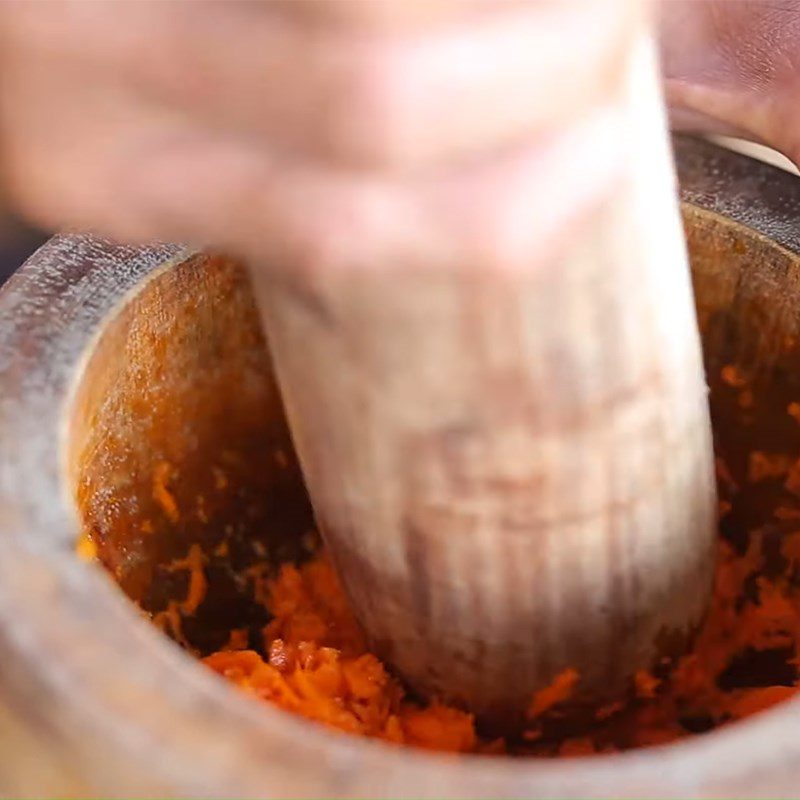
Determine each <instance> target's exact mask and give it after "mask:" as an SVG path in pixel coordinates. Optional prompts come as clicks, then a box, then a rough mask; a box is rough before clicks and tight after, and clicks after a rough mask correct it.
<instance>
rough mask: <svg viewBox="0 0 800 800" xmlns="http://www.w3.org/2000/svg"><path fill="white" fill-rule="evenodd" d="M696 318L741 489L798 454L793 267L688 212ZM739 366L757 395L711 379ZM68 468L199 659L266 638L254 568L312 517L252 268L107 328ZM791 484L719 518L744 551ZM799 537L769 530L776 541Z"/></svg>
mask: <svg viewBox="0 0 800 800" xmlns="http://www.w3.org/2000/svg"><path fill="white" fill-rule="evenodd" d="M684 221H685V226H686V232H687V239H688V243H689V249H690V255H691V262H692V270H693V278H694V285H695V294H696V304H697V313H698V321H699V325H700V330H701V334H702V338H703V347H704V357H705V363H706V369H707V374H708V379H709V385H710V388H711V393H710V402H711V410H712V419H713V425H714V436H715V448H716V451H717V454H718V455H719V456H720V457H721V458H723V459H724V461H725V463H726V465H727V466H728V468H729V470H730V472H731V473H732V475H733V477H734V479H736V480H739V481H740V482H742V483H744V481H745V476H746V473H747V469H748V459H749V454H750V453H751V452H752V451H754V450H761V451H765V452H769V453H787V454H791V455H793V456H794V457H796V456H797V455H798V454H800V425H798V423H797V422H796V421H795V420H794V419H793V418H792V417H791V416H789V415H787V414H786V408H787V406H788V404H789V403H790V402H791V401H794V400H797V399H800V348H798V324H799V323H800V313H798V308H800V305H798V302H797V301H798V293H799V292H800V290H798V278H797V264H796V257H795V256H794V255H793V254H792V253H790V252H789V251H787V250H784V249H783V248H781V247H780V246H778V245H776V244H775V243H774V242H772V241H770V240H768V239H766V238H765V237H763V236H760V235H759V234H757V233H755V232H753V231H752V230H750V229H748V228H746V227H743V226H741V225H739V224H737V223H734V222H731V221H730V220H728V219H726V218H723V217H720V216H718V215H715V214H713V213H711V212H708V211H703V210H700V209H698V208H696V207H693V206H688V205H685V206H684ZM730 366H735V367H736V369H737V371H738V374H740V375H742V376H744V377H745V378H746V380H747V385H748V387H749V388H750V389H751V390H752V394H753V397H754V402H753V404H752V405H751V406H750V407H748V408H743V407H742V404H741V402H740V397H739V394H740V393H739V392H738V391H737V389H736V387H732V386H730V385H729V383H726V382H725V381H723V380H722V379H721V370H722V368H723V367H730ZM66 459H67V464H68V475H69V479H70V482H71V485H72V489H73V494H74V497H75V501H76V504H77V507H78V510H79V513H80V517H81V520H82V522H83V525H84V528H85V530H86V531H88V532H89V533H90V536H91V539H92V541H93V543H94V546H95V548H96V550H97V555H98V558H99V560H100V562H101V563H102V564H103V565H104V566H105V567H106V569H107V570H108V571H109V572H110V573H111V575H112V576H113V577H114V579H115V580H116V582H117V583H118V584H119V586H120V588H121V589H122V590H123V591H124V592H125V593H126V594H127V595H128V597H130V598H131V600H132V601H134V602H135V603H136V604H137V605H138V606H140V607H141V608H142V609H144V610H145V611H146V612H148V613H149V614H151V615H155V616H156V617H157V618H158V619H159V620H160V621H161V623H162V625H163V627H164V628H165V631H166V632H167V633H168V634H170V635H171V636H172V637H173V638H175V639H177V640H178V641H179V643H180V644H181V645H182V646H184V647H187V648H190V649H192V650H193V651H195V652H197V653H198V654H205V653H208V652H211V651H213V650H215V649H217V648H219V647H221V646H223V645H224V644H225V642H226V641H227V638H228V633H229V630H230V629H231V627H240V628H246V629H247V636H248V639H249V643H250V646H252V647H257V646H258V644H259V643H260V636H261V629H262V628H263V626H264V624H265V623H266V621H267V616H266V612H265V610H264V607H263V606H262V605H261V604H259V603H256V602H255V601H254V599H253V592H252V585H251V583H250V581H249V577H248V575H249V572H248V570H250V568H251V567H253V566H254V565H255V564H257V563H259V562H262V561H263V560H264V559H265V558H266V560H267V561H268V562H269V563H270V564H273V565H276V566H277V565H278V564H279V563H281V562H282V561H285V560H301V559H303V558H304V557H306V555H307V554H308V552H309V549H310V548H311V547H313V544H314V537H313V533H312V532H313V529H314V524H313V517H312V513H311V509H310V505H309V502H308V498H307V495H306V492H305V488H304V486H303V481H302V477H301V474H300V471H299V468H298V465H297V461H296V458H295V455H294V452H293V449H292V446H291V441H290V437H289V434H288V431H287V429H286V424H285V420H284V417H283V412H282V409H281V403H280V397H279V393H278V390H277V387H276V384H275V380H274V377H273V374H272V370H271V365H270V359H269V354H268V350H267V347H266V344H265V341H264V339H263V336H262V334H261V331H260V325H259V321H258V316H257V312H256V309H255V306H254V303H253V298H252V295H251V291H250V286H249V282H248V279H247V276H246V273H245V272H244V270H243V269H242V268H241V266H239V265H238V264H236V263H235V262H234V261H232V260H230V259H227V258H224V257H220V256H207V255H197V256H194V257H192V258H190V259H188V260H187V261H184V262H182V263H179V264H176V265H173V266H170V267H169V268H167V269H165V270H163V271H160V272H157V273H155V274H153V275H152V276H151V277H150V278H149V279H148V280H146V281H145V282H143V283H142V284H141V286H140V287H139V289H138V291H136V292H135V293H134V294H133V295H132V296H130V297H129V298H127V300H126V301H125V302H124V303H123V304H122V305H121V306H120V308H119V309H118V310H117V312H116V313H115V314H114V315H112V316H111V317H110V318H109V319H107V320H106V321H105V324H104V325H103V327H102V330H100V331H99V332H98V335H97V337H96V339H95V343H94V345H93V347H92V348H91V351H90V352H89V353H88V355H87V358H86V361H85V364H84V367H83V371H82V373H81V376H80V380H79V383H78V385H77V390H76V392H75V394H74V400H73V403H72V406H71V408H70V413H69V432H68V437H67V446H66ZM784 492H785V489H784V487H783V485H782V483H781V482H779V481H773V482H770V481H766V482H764V484H763V485H759V487H758V488H757V490H755V491H752V492H749V493H748V495H747V498H746V499H745V500H743V501H742V502H739V503H738V504H737V505H736V507H735V508H734V510H733V513H732V514H731V515H730V517H729V519H728V520H727V521H726V523H725V525H724V526H723V533H724V535H725V536H727V537H728V538H729V539H730V541H732V542H734V543H736V542H739V544H741V543H742V542H743V541H744V538H746V535H747V532H748V531H749V530H751V529H752V528H753V527H757V526H758V525H762V524H764V523H765V522H766V519H765V518H766V516H768V513H769V511H770V509H772V508H773V507H774V506H775V505H776V503H777V502H780V499H781V494H782V493H784ZM797 527H798V524H797V523H796V522H795V523H790V522H787V523H786V525H785V526H784V527H783V528H781V527H780V526H777V527H776V528H775V531H774V535H775V536H777V537H779V536H781V535H783V534H784V533H789V532H791V531H793V530H794V529H795V528H797ZM193 546H197V547H198V548H199V549H200V550H201V551H202V554H203V558H204V561H205V564H206V566H205V575H206V578H207V580H208V590H207V592H206V594H205V598H204V600H203V602H202V603H201V604H200V605H199V607H198V608H197V610H196V612H193V613H191V614H186V615H184V614H181V613H180V610H178V614H179V617H180V620H179V624H177V625H176V624H175V623H174V617H173V618H172V619H171V618H170V617H168V616H165V615H164V612H166V611H168V610H169V609H170V607H171V606H172V607H175V604H179V603H180V601H181V600H182V599H184V598H186V597H187V595H188V592H189V578H190V573H189V571H188V570H185V569H176V568H175V563H176V561H177V562H180V561H181V559H184V558H185V557H186V555H187V553H189V552H190V550H191V548H192V547H193Z"/></svg>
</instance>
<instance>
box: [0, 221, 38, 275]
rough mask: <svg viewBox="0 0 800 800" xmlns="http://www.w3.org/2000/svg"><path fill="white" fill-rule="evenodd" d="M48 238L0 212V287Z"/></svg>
mask: <svg viewBox="0 0 800 800" xmlns="http://www.w3.org/2000/svg"><path fill="white" fill-rule="evenodd" d="M48 236H49V234H46V233H43V232H42V231H39V230H36V229H34V228H31V227H30V226H29V225H26V224H24V223H23V222H21V221H20V220H19V219H17V218H15V217H9V216H4V215H3V214H2V212H0V285H2V284H3V283H5V281H6V280H7V279H8V278H9V276H10V275H11V273H12V272H14V271H15V270H16V269H17V268H18V267H19V266H20V265H21V264H22V263H23V262H24V261H25V259H26V258H27V257H28V256H29V255H30V254H31V253H32V252H33V251H34V250H36V248H37V247H39V246H40V245H42V244H44V242H45V240H46V239H47V238H48Z"/></svg>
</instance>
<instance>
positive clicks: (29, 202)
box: [0, 0, 635, 268]
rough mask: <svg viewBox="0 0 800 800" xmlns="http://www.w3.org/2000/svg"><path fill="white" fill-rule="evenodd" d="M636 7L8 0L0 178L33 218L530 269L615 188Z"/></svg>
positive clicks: (578, 1) (258, 251)
mask: <svg viewBox="0 0 800 800" xmlns="http://www.w3.org/2000/svg"><path fill="white" fill-rule="evenodd" d="M633 8H634V6H632V5H631V3H629V2H625V0H607V1H606V2H597V0H570V1H569V2H557V3H541V2H532V3H528V2H505V3H492V2H469V3H467V2H447V1H446V0H440V1H439V2H433V0H431V1H430V2H422V3H414V2H395V3H392V2H378V1H376V2H367V3H360V2H346V1H345V0H342V1H341V2H336V3H325V2H308V3H294V2H289V3H283V2H275V3H248V2H244V3H239V2H192V3H187V2H167V1H164V2H158V3H141V2H136V1H133V2H129V1H128V0H120V2H115V3H93V2H81V0H72V1H70V0H64V1H63V2H48V1H47V0H41V1H40V2H36V3H30V2H27V0H7V1H6V2H3V3H0V171H1V172H2V175H3V177H4V183H5V186H6V188H7V191H8V193H9V194H10V196H11V198H12V200H13V201H14V202H15V203H16V204H17V206H18V207H19V208H20V209H22V210H23V211H24V212H25V213H26V214H27V215H28V216H29V217H31V218H33V219H34V220H36V221H38V222H39V223H40V224H44V225H45V226H51V227H63V226H68V227H73V228H74V227H77V228H84V229H85V228H89V229H94V230H96V231H99V232H101V233H104V234H107V235H112V236H115V237H120V238H127V239H139V240H142V239H152V238H159V239H170V240H186V241H190V242H192V243H194V244H198V245H210V246H214V247H224V248H228V249H230V250H232V251H234V252H237V253H241V254H242V255H244V256H247V257H249V258H250V259H252V260H256V261H261V262H265V263H266V262H268V263H273V264H274V263H280V264H287V265H290V266H299V267H302V266H309V267H311V266H313V267H314V268H325V267H328V266H335V265H337V264H343V263H346V264H348V265H353V264H358V263H363V264H364V265H365V266H367V267H374V266H379V265H381V264H385V263H389V262H392V263H397V261H398V259H401V260H402V259H406V260H411V261H413V260H415V259H417V260H419V259H421V258H428V259H431V258H432V259H433V260H434V261H435V260H436V258H438V257H439V256H440V257H441V258H442V259H447V260H452V261H455V262H458V261H459V259H470V260H471V261H473V262H475V261H476V259H477V260H483V261H485V262H486V263H487V264H489V266H495V265H499V266H503V265H505V264H513V263H515V262H522V261H525V262H526V263H529V262H530V258H531V253H532V252H536V253H540V252H543V251H544V249H545V245H546V243H547V241H548V237H549V238H550V239H552V238H553V237H554V236H559V235H565V234H566V233H568V232H569V230H570V227H569V225H568V221H569V219H570V218H571V216H572V215H575V214H580V213H582V210H583V209H584V207H585V206H586V205H587V204H588V203H591V202H593V200H595V199H596V198H598V197H601V196H602V195H603V193H604V192H606V191H607V190H608V187H609V185H610V184H611V183H612V182H613V180H614V175H615V170H616V169H617V167H618V165H619V163H620V161H621V150H622V146H621V136H620V133H621V131H622V130H624V126H625V119H624V117H623V116H622V115H621V113H620V112H619V98H618V84H619V76H620V74H621V70H623V69H624V63H623V55H624V53H625V43H626V41H627V40H628V39H629V38H630V36H631V35H632V30H631V27H632V18H634V19H635V14H632V13H630V10H631V9H633ZM567 41H568V42H569V46H565V42H567ZM423 254H424V255H423Z"/></svg>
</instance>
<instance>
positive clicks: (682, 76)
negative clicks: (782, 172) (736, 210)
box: [660, 0, 800, 164]
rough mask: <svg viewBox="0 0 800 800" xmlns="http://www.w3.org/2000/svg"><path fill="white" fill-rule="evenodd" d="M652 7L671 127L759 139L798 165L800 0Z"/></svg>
mask: <svg viewBox="0 0 800 800" xmlns="http://www.w3.org/2000/svg"><path fill="white" fill-rule="evenodd" d="M660 11H661V48H662V56H663V63H664V72H665V78H666V91H667V98H668V101H669V104H670V108H671V115H672V122H673V125H674V126H675V127H677V128H681V129H686V130H695V131H702V132H707V133H720V134H728V135H733V136H739V137H742V138H745V139H751V140H754V141H757V142H761V143H762V144H767V145H769V146H771V147H773V148H775V149H776V150H780V151H781V152H782V153H784V154H785V155H786V156H788V157H789V158H791V159H792V160H793V161H794V162H795V163H796V164H800V105H798V99H800V2H796V0H794V1H793V0H788V2H787V1H786V0H758V1H756V2H752V1H750V0H715V1H714V2H699V1H698V0H664V1H663V2H662V3H661V6H660Z"/></svg>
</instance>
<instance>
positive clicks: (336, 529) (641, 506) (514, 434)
mask: <svg viewBox="0 0 800 800" xmlns="http://www.w3.org/2000/svg"><path fill="white" fill-rule="evenodd" d="M627 46H628V47H629V48H630V60H629V66H628V68H627V69H626V70H622V71H621V73H623V74H624V84H625V85H624V87H623V89H622V90H621V91H623V92H624V96H625V98H626V99H625V101H624V102H625V103H626V107H627V112H626V113H627V114H628V124H627V125H626V126H625V127H624V130H623V129H621V132H620V135H623V136H626V137H628V141H627V142H626V148H627V150H626V159H627V162H626V164H625V167H624V170H623V173H622V174H621V177H620V180H619V181H618V182H617V184H616V187H615V189H614V190H613V191H612V193H611V195H610V196H607V197H605V198H604V199H603V200H602V202H599V203H596V204H595V205H594V206H593V207H592V208H591V209H589V210H588V211H586V210H585V211H584V212H583V213H581V214H580V215H576V221H575V222H574V223H572V227H571V230H570V235H569V236H568V237H565V240H564V241H562V242H561V244H560V245H559V249H558V252H557V253H556V254H555V255H554V256H553V257H552V258H551V257H548V260H547V263H546V264H532V267H531V269H530V270H516V271H515V270H508V271H492V272H489V271H487V270H483V269H481V268H472V266H471V265H469V264H463V265H457V266H456V267H453V265H446V266H443V267H442V268H441V269H432V268H429V269H415V268H414V267H413V266H412V265H409V264H405V265H403V264H398V267H397V268H396V269H393V268H389V267H386V268H383V269H376V270H364V269H352V270H346V269H338V270H330V271H323V270H320V271H319V272H317V273H315V274H313V275H300V274H298V275H297V276H295V277H293V278H287V276H285V275H284V276H281V277H280V278H279V277H277V276H276V275H274V274H270V273H269V272H260V273H258V274H257V280H256V284H257V293H258V297H259V303H260V305H261V309H262V313H263V317H264V321H265V325H266V329H267V334H268V338H269V341H270V345H271V350H272V353H273V356H274V360H275V365H276V369H277V374H278V376H279V379H280V382H281V385H282V389H283V393H284V399H285V403H286V407H287V413H288V417H289V422H290V425H291V428H292V432H293V436H294V440H295V444H296V447H297V451H298V454H299V457H300V460H301V464H302V467H303V470H304V473H305V476H306V480H307V484H308V488H309V491H310V494H311V498H312V501H313V504H314V508H315V511H316V515H317V519H318V523H319V526H320V529H321V532H322V535H323V537H324V540H325V543H326V545H327V547H328V549H329V551H330V553H331V556H332V558H333V560H334V563H335V565H336V567H337V568H338V570H339V573H340V575H341V577H342V579H343V582H344V586H345V588H346V590H347V593H348V595H349V597H350V599H351V601H352V604H353V607H354V608H355V610H356V612H357V615H358V617H359V619H360V621H361V622H362V624H363V626H364V629H365V631H366V633H367V635H368V637H369V640H370V642H371V645H372V646H373V647H374V650H375V652H376V653H377V654H378V655H380V656H381V657H382V658H384V659H385V660H386V661H387V662H388V663H389V664H390V665H391V666H392V667H393V668H395V669H396V670H397V671H398V672H399V673H400V674H401V675H402V676H403V677H404V678H405V680H406V681H407V682H408V683H409V685H410V686H411V687H413V688H414V689H416V690H418V691H419V692H421V693H422V694H425V695H429V696H431V695H433V696H437V697H441V698H444V699H445V700H447V701H451V702H456V703H460V704H463V705H465V706H466V707H468V708H470V709H472V710H474V711H475V712H476V713H477V714H478V715H479V717H482V718H484V719H488V720H493V719H505V720H508V719H510V718H514V719H516V718H519V715H520V714H521V713H522V712H523V711H524V710H525V709H526V708H527V707H528V706H529V704H530V702H531V698H532V697H533V695H534V693H535V692H536V691H537V690H540V689H542V688H543V687H546V686H547V685H548V684H550V683H551V682H552V681H553V680H554V678H555V677H556V676H557V675H558V674H559V673H561V672H562V671H563V670H565V669H574V670H576V671H577V673H578V683H577V691H578V694H579V696H581V697H585V698H586V699H587V700H590V701H592V702H597V703H600V702H605V701H608V700H612V699H614V698H616V697H619V696H620V694H621V693H622V692H624V691H625V690H626V688H627V687H629V686H630V685H631V680H632V678H633V675H634V673H635V671H636V670H638V669H640V668H648V667H650V666H652V665H653V664H654V663H656V662H657V661H658V660H659V659H660V658H663V657H666V656H671V655H674V654H676V653H679V652H681V651H682V650H683V648H685V646H686V645H687V642H688V639H689V637H690V636H691V634H692V632H693V631H694V630H695V629H696V628H697V626H698V624H699V622H700V620H701V618H702V615H703V613H704V610H705V608H706V605H707V601H708V596H709V591H710V584H711V575H712V566H713V549H714V518H715V499H714V484H713V474H712V472H713V467H712V464H713V461H712V449H711V438H710V427H709V418H708V408H707V401H706V386H705V381H704V375H703V368H702V362H701V353H700V347H699V339H698V334H697V329H696V322H695V319H694V309H693V303H692V293H691V286H690V281H689V272H688V267H687V260H686V255H685V250H684V244H683V238H682V234H681V227H680V220H679V216H678V209H677V203H676V200H675V197H674V186H673V175H672V170H671V161H670V154H669V148H668V142H667V136H666V126H665V123H664V119H663V109H662V103H661V98H660V91H659V88H658V82H657V76H656V68H655V66H654V64H655V59H654V58H653V48H652V46H651V43H650V40H649V38H648V36H647V35H646V34H643V33H642V32H641V30H640V31H639V32H637V33H636V34H635V35H632V37H631V40H630V41H629V42H628V45H627ZM353 235H354V236H357V235H358V234H357V232H354V233H353Z"/></svg>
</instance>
